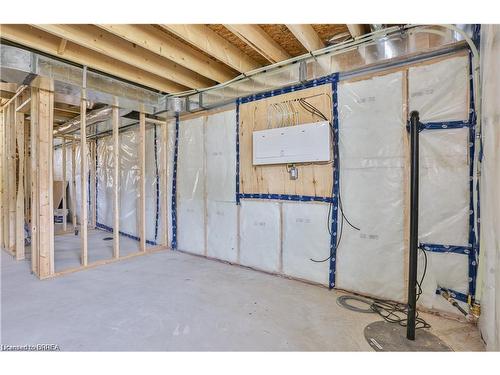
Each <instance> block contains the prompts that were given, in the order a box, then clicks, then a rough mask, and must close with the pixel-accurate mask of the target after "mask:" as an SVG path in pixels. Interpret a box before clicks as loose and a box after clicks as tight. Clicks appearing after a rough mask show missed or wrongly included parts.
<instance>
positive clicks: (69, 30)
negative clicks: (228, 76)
mask: <svg viewBox="0 0 500 375" xmlns="http://www.w3.org/2000/svg"><path fill="white" fill-rule="evenodd" d="M33 26H34V27H36V28H39V29H41V30H43V31H45V32H48V33H50V34H53V35H56V36H57V37H59V38H66V39H68V41H71V42H73V43H76V44H79V45H81V46H83V47H85V48H89V49H92V50H94V51H96V52H99V53H102V54H105V55H107V56H109V57H111V58H113V59H116V60H118V61H122V62H125V63H127V64H129V65H132V66H135V67H137V68H139V69H142V70H145V71H147V72H150V73H153V74H155V75H157V76H159V77H163V78H165V79H168V80H170V81H173V82H177V83H179V84H181V85H184V86H187V87H190V88H203V87H209V86H212V85H213V84H214V83H215V82H214V81H213V80H210V79H207V78H205V77H203V76H201V75H200V74H198V73H196V72H194V71H192V70H189V69H186V68H184V67H182V66H179V65H178V64H176V63H174V62H172V61H170V60H167V59H165V58H163V57H161V56H158V55H156V54H154V53H151V52H149V51H148V50H146V49H143V48H141V47H138V46H135V45H134V44H133V43H130V42H128V41H126V40H124V39H122V38H120V37H117V36H115V35H113V34H110V33H108V32H106V31H104V30H101V29H99V28H98V27H97V26H92V25H48V24H44V25H33Z"/></svg>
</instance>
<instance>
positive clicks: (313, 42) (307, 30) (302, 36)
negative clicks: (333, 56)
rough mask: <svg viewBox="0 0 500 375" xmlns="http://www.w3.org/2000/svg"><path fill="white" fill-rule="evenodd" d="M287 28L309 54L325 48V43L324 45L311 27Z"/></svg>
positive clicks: (295, 26) (297, 26) (302, 25)
mask: <svg viewBox="0 0 500 375" xmlns="http://www.w3.org/2000/svg"><path fill="white" fill-rule="evenodd" d="M286 27H287V28H288V30H290V31H291V32H292V34H293V35H294V36H295V38H297V40H298V41H299V42H300V44H302V45H303V46H304V48H305V49H306V50H308V51H309V52H313V51H317V50H319V49H321V48H324V47H325V43H323V41H322V40H321V38H320V37H319V36H318V34H317V33H316V31H315V30H314V29H313V27H312V26H311V25H304V24H301V25H299V24H293V25H292V24H287V25H286Z"/></svg>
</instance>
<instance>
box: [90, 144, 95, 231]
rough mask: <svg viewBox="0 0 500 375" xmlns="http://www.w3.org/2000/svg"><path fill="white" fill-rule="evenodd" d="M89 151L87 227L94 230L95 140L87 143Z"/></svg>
mask: <svg viewBox="0 0 500 375" xmlns="http://www.w3.org/2000/svg"><path fill="white" fill-rule="evenodd" d="M88 145H89V149H90V152H89V154H90V165H89V175H90V197H89V201H90V220H89V226H90V228H92V229H94V228H95V227H96V224H97V216H96V215H97V199H96V198H97V189H96V169H97V165H96V153H97V150H96V141H95V139H94V140H92V141H90V142H89V143H88Z"/></svg>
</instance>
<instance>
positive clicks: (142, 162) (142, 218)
mask: <svg viewBox="0 0 500 375" xmlns="http://www.w3.org/2000/svg"><path fill="white" fill-rule="evenodd" d="M138 235H139V239H140V244H139V249H140V251H146V114H145V113H144V112H141V113H140V114H139V231H138Z"/></svg>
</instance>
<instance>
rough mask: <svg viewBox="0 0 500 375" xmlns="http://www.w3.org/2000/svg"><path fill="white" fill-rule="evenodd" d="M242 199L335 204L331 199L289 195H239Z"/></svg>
mask: <svg viewBox="0 0 500 375" xmlns="http://www.w3.org/2000/svg"><path fill="white" fill-rule="evenodd" d="M238 197H239V198H240V199H242V198H243V199H273V200H283V201H298V202H312V201H314V202H327V203H331V202H333V199H332V198H330V197H315V196H310V195H287V194H265V193H262V194H238Z"/></svg>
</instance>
